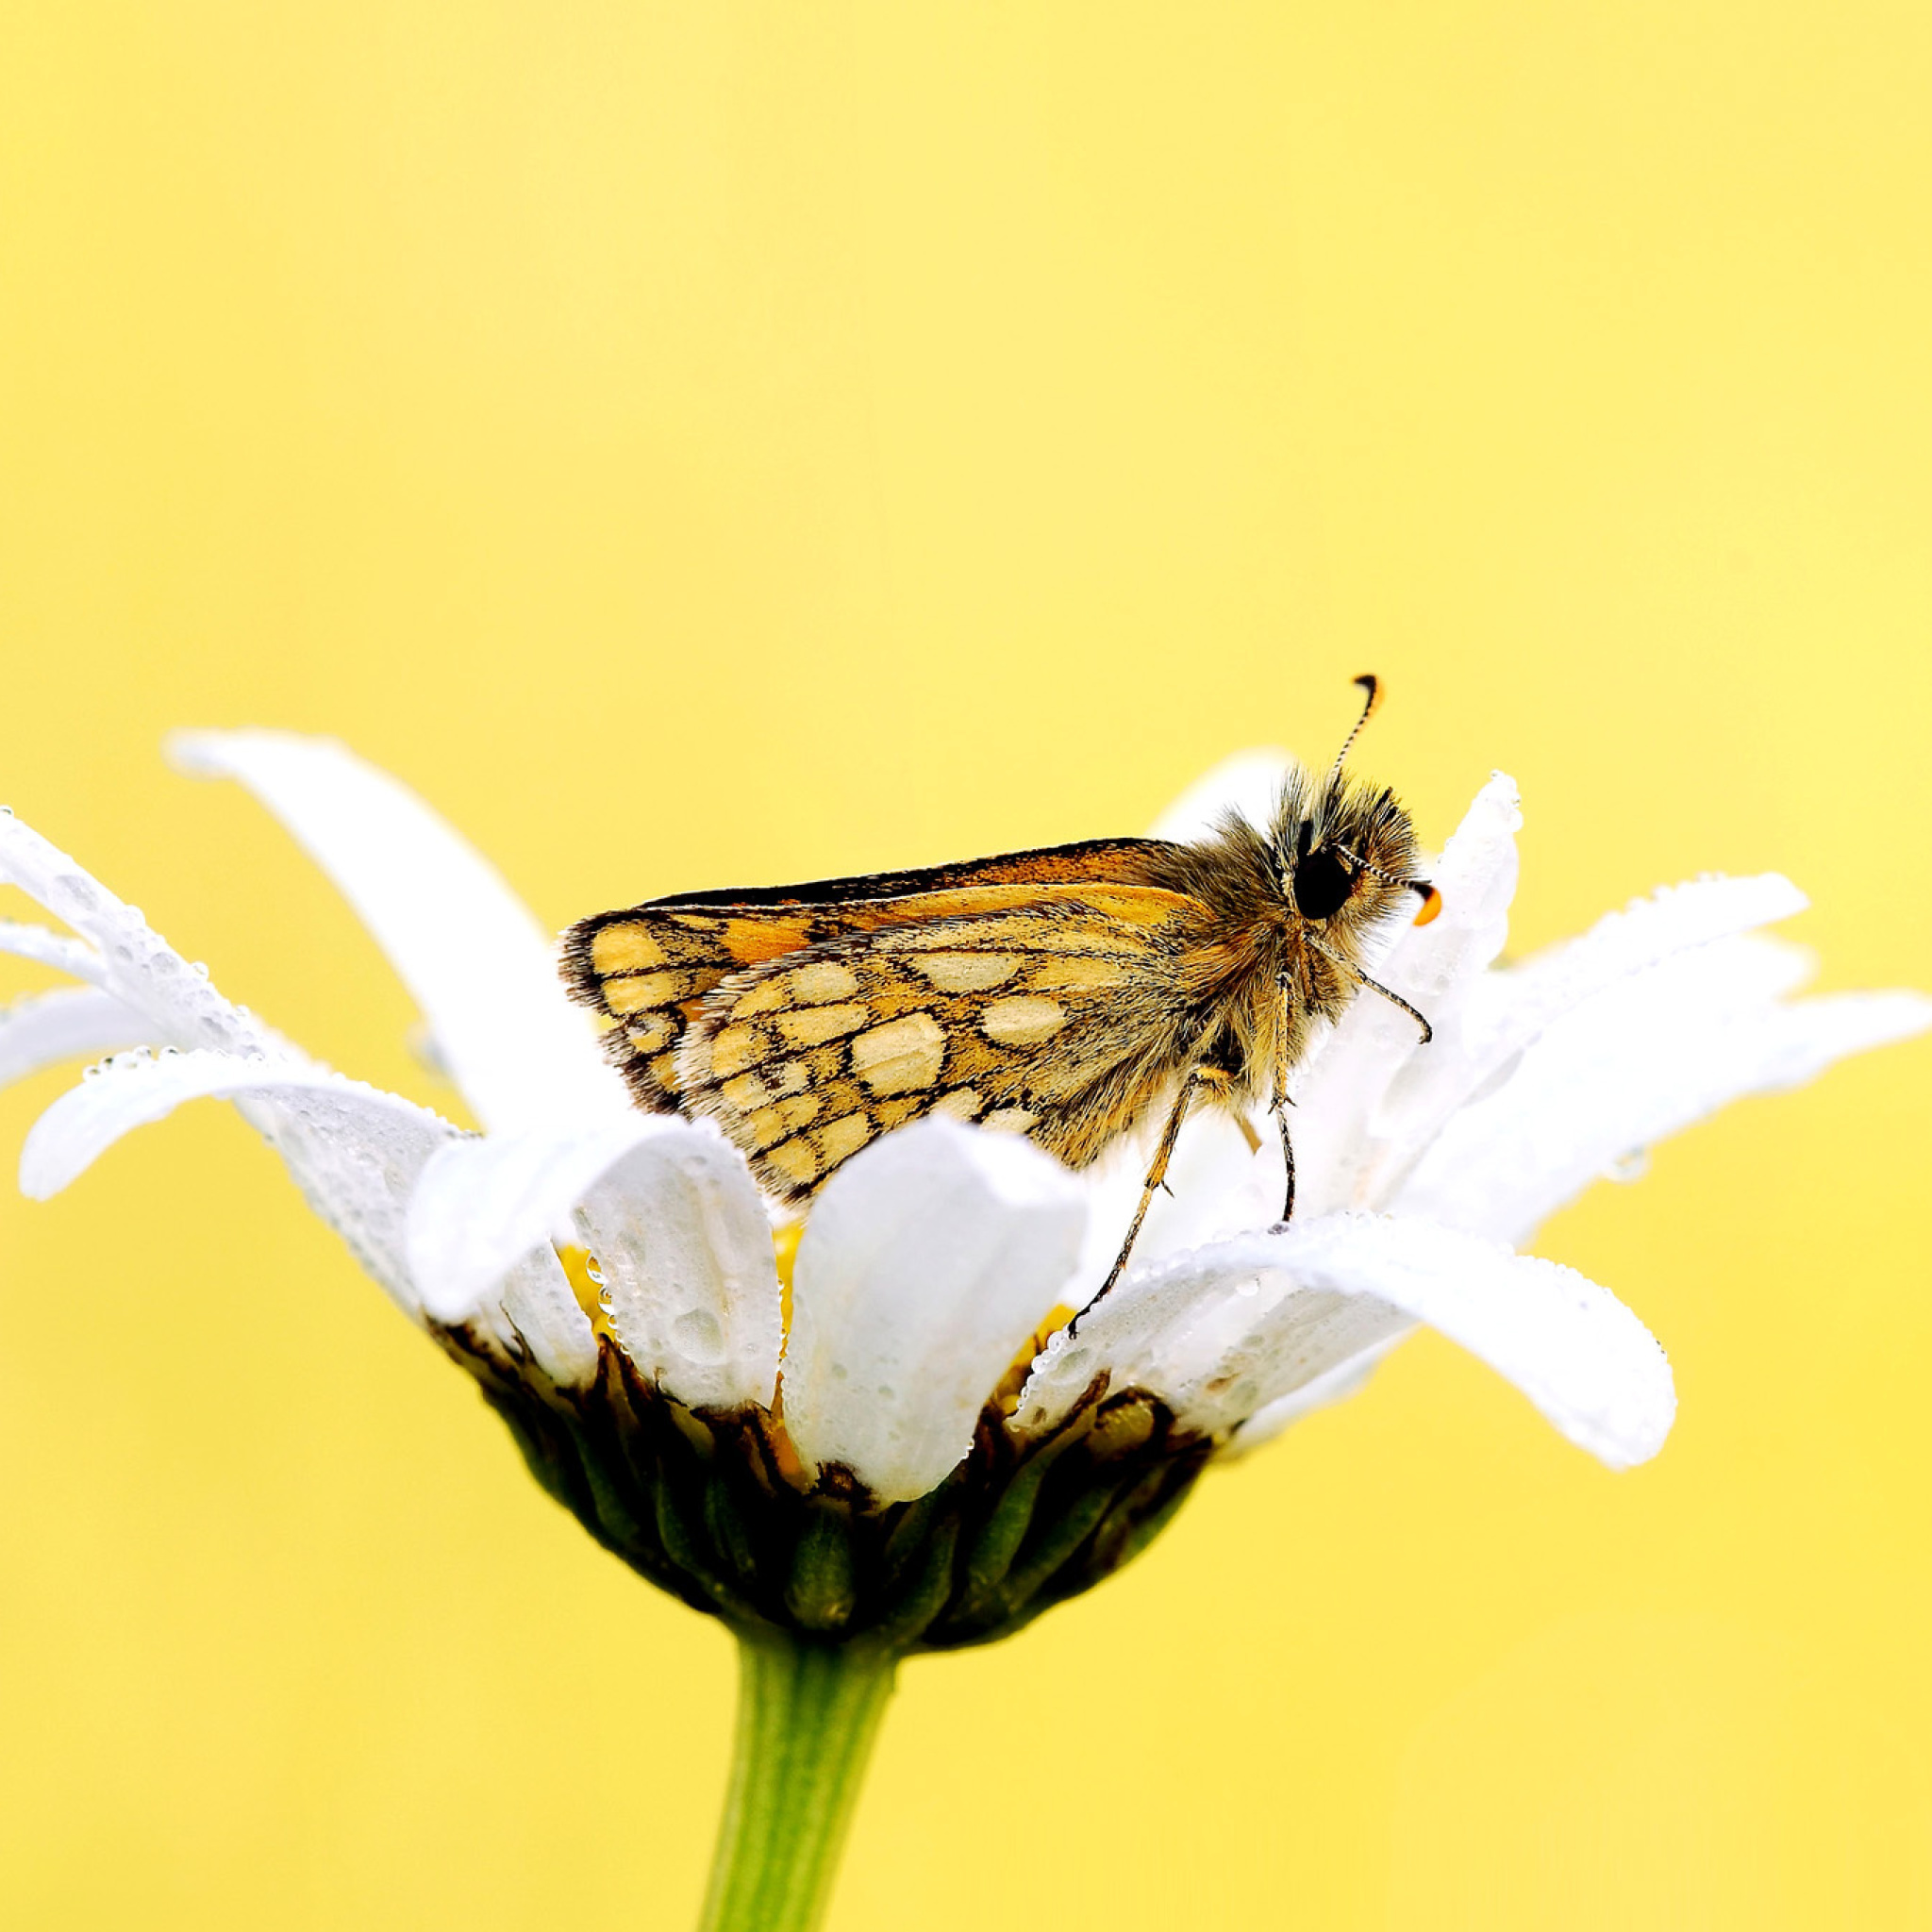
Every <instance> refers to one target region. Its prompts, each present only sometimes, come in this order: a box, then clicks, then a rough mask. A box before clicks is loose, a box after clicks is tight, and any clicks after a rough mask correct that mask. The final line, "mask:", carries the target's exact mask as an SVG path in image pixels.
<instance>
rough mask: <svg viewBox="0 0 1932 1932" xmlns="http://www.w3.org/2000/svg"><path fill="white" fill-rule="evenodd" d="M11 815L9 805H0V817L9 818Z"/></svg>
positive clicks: (11, 810)
mask: <svg viewBox="0 0 1932 1932" xmlns="http://www.w3.org/2000/svg"><path fill="white" fill-rule="evenodd" d="M12 816H13V808H12V807H11V806H10V805H0V819H10V818H11V817H12Z"/></svg>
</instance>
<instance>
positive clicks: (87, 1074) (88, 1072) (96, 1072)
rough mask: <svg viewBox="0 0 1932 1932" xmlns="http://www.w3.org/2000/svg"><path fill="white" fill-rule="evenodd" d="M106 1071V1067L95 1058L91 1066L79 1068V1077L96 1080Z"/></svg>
mask: <svg viewBox="0 0 1932 1932" xmlns="http://www.w3.org/2000/svg"><path fill="white" fill-rule="evenodd" d="M107 1071H108V1070H107V1068H106V1067H104V1066H103V1065H102V1064H101V1063H100V1061H99V1060H96V1061H95V1062H94V1063H93V1065H92V1066H91V1067H83V1068H81V1070H80V1077H81V1078H82V1079H83V1080H98V1079H99V1078H100V1077H101V1075H102V1074H105V1073H106V1072H107Z"/></svg>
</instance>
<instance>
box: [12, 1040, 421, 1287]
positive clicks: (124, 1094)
mask: <svg viewBox="0 0 1932 1932" xmlns="http://www.w3.org/2000/svg"><path fill="white" fill-rule="evenodd" d="M200 1099H224V1100H233V1101H235V1102H237V1103H238V1104H239V1105H242V1106H243V1107H244V1108H245V1107H247V1106H248V1105H249V1104H250V1103H251V1102H252V1103H255V1104H256V1106H257V1107H258V1109H260V1110H259V1111H258V1113H257V1114H256V1115H252V1116H251V1118H254V1119H255V1120H256V1124H257V1125H258V1127H259V1128H260V1131H261V1132H262V1135H263V1138H264V1139H266V1140H267V1141H269V1143H270V1145H271V1146H273V1147H274V1148H275V1151H276V1152H277V1153H278V1154H280V1155H281V1157H282V1158H283V1159H284V1161H285V1162H286V1163H287V1164H288V1167H289V1169H290V1172H291V1174H293V1175H294V1177H295V1180H296V1182H297V1184H298V1185H299V1186H300V1187H301V1188H302V1191H303V1192H304V1193H305V1194H306V1195H307V1196H308V1203H309V1206H310V1207H311V1208H314V1209H315V1211H316V1212H317V1213H318V1214H319V1215H321V1216H322V1218H323V1219H324V1220H325V1221H326V1222H327V1223H328V1224H329V1225H330V1226H332V1227H333V1228H334V1229H335V1230H336V1232H337V1233H338V1234H340V1235H341V1237H342V1239H343V1241H346V1242H347V1243H348V1245H349V1248H350V1250H351V1251H352V1252H353V1253H354V1255H355V1256H356V1258H357V1259H358V1261H359V1262H360V1263H361V1265H362V1266H363V1268H364V1269H366V1270H367V1271H368V1273H369V1274H372V1275H373V1276H375V1279H376V1280H377V1281H378V1282H379V1283H381V1285H382V1286H383V1287H384V1288H385V1289H387V1290H388V1291H389V1292H390V1294H391V1296H392V1297H393V1298H394V1299H395V1300H396V1301H397V1302H398V1303H399V1304H400V1305H401V1306H402V1307H404V1308H406V1309H408V1310H409V1311H410V1312H411V1313H414V1312H415V1310H416V1308H417V1306H418V1304H417V1297H416V1294H415V1291H414V1289H413V1287H412V1286H411V1284H410V1280H409V1275H408V1266H407V1262H406V1259H405V1245H404V1226H405V1215H406V1212H407V1209H408V1197H409V1191H410V1190H411V1189H412V1188H413V1187H414V1185H415V1182H416V1177H417V1175H418V1174H420V1173H421V1172H422V1169H423V1166H424V1164H425V1162H426V1161H427V1160H428V1158H429V1157H430V1155H431V1154H432V1153H434V1152H435V1150H436V1148H437V1147H438V1146H440V1145H441V1143H442V1142H443V1141H446V1140H447V1139H449V1138H450V1137H451V1136H452V1135H453V1134H455V1132H456V1129H455V1128H454V1127H452V1126H451V1125H450V1124H448V1123H447V1122H446V1121H441V1120H439V1119H438V1118H437V1117H436V1115H434V1114H433V1113H430V1112H429V1111H428V1110H427V1109H426V1108H420V1107H417V1106H415V1105H413V1104H412V1103H411V1102H409V1101H407V1100H404V1099H401V1098H400V1097H398V1096H397V1095H396V1094H393V1093H385V1092H383V1091H381V1090H380V1089H378V1088H375V1087H369V1086H365V1085H364V1084H363V1083H362V1082H361V1081H359V1080H350V1079H346V1078H344V1077H343V1075H341V1074H331V1073H328V1072H327V1071H325V1069H323V1068H320V1067H315V1066H312V1065H309V1064H308V1063H307V1062H303V1061H299V1060H290V1059H282V1058H244V1057H242V1056H241V1055H236V1054H223V1053H211V1052H195V1053H183V1054H174V1053H170V1054H163V1055H160V1056H159V1057H154V1058H151V1057H149V1056H147V1055H144V1054H142V1055H124V1056H122V1057H121V1058H118V1059H115V1060H110V1061H108V1063H106V1064H105V1065H104V1066H102V1067H101V1068H99V1069H98V1070H97V1071H95V1072H94V1073H93V1074H92V1076H91V1077H90V1078H87V1079H85V1080H83V1081H82V1082H81V1083H80V1084H79V1085H78V1086H77V1087H74V1088H71V1089H69V1091H67V1092H66V1093H64V1094H62V1095H61V1096H60V1098H59V1099H58V1100H57V1101H56V1102H55V1103H54V1104H53V1106H52V1107H50V1108H47V1110H46V1111H45V1112H44V1113H43V1114H42V1116H41V1117H40V1119H39V1120H38V1121H36V1122H35V1123H34V1124H33V1127H32V1128H31V1130H30V1131H29V1132H28V1134H27V1137H26V1142H25V1146H23V1148H22V1149H21V1157H20V1187H21V1191H22V1192H23V1193H25V1194H27V1195H29V1196H30V1197H32V1198H33V1199H35V1200H45V1199H46V1198H47V1197H48V1196H49V1195H51V1194H56V1193H58V1192H59V1191H60V1190H61V1189H62V1188H64V1187H66V1186H67V1184H68V1183H69V1182H70V1181H72V1180H73V1179H75V1176H76V1175H78V1174H82V1173H84V1172H85V1171H86V1170H87V1169H88V1168H89V1167H90V1166H91V1165H92V1163H93V1162H94V1161H95V1160H96V1159H97V1158H99V1157H100V1156H101V1155H102V1154H104V1153H105V1152H106V1151H107V1150H108V1148H109V1147H111V1146H112V1145H113V1144H114V1142H115V1141H118V1140H120V1139H121V1138H122V1137H123V1136H124V1135H125V1134H128V1133H130V1132H132V1131H133V1129H134V1128H136V1127H139V1126H143V1125H146V1124H148V1123H149V1122H152V1121H158V1120H161V1119H164V1118H165V1117H166V1116H167V1115H168V1114H171V1113H172V1112H174V1110H175V1108H177V1107H179V1106H181V1105H182V1104H183V1103H184V1102H186V1101H190V1100H200Z"/></svg>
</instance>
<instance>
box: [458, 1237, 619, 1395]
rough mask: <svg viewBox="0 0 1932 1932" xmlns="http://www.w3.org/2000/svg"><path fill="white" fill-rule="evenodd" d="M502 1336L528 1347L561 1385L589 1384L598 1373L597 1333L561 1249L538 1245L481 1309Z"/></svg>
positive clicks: (500, 1337) (582, 1385)
mask: <svg viewBox="0 0 1932 1932" xmlns="http://www.w3.org/2000/svg"><path fill="white" fill-rule="evenodd" d="M479 1316H480V1318H481V1319H484V1320H487V1321H489V1322H490V1324H491V1326H492V1328H493V1329H494V1331H495V1333H496V1336H497V1339H498V1340H499V1341H502V1342H504V1343H505V1344H506V1345H508V1344H511V1343H514V1344H517V1345H520V1346H522V1347H523V1348H525V1349H526V1350H528V1352H529V1355H530V1358H531V1359H532V1360H533V1361H535V1362H536V1364H537V1366H538V1367H539V1368H540V1369H541V1370H542V1371H543V1373H544V1374H546V1375H548V1376H549V1377H550V1379H551V1380H552V1381H553V1382H555V1383H557V1384H558V1386H559V1387H560V1388H566V1389H581V1388H585V1387H587V1386H588V1385H589V1384H590V1383H591V1380H592V1379H593V1378H594V1377H595V1375H596V1373H597V1335H596V1331H595V1330H594V1329H593V1328H592V1327H591V1318H590V1317H589V1316H588V1315H587V1314H585V1313H584V1311H583V1308H582V1307H581V1306H580V1305H579V1304H578V1301H577V1298H576V1295H575V1293H574V1292H573V1291H572V1289H571V1285H570V1277H569V1276H568V1275H567V1274H564V1272H563V1263H562V1262H561V1261H560V1260H558V1255H557V1250H556V1249H555V1248H553V1247H550V1246H549V1245H547V1244H546V1245H544V1246H542V1247H540V1248H533V1249H531V1251H530V1252H529V1253H528V1254H527V1255H525V1257H523V1258H522V1259H521V1260H520V1261H518V1262H517V1264H516V1266H515V1267H513V1268H512V1269H511V1270H510V1272H509V1273H508V1274H507V1275H506V1276H505V1277H504V1278H503V1280H502V1282H501V1283H500V1284H499V1285H498V1287H497V1289H496V1291H495V1292H494V1294H493V1296H492V1298H491V1301H490V1303H489V1304H487V1305H486V1307H484V1308H483V1309H481V1310H479Z"/></svg>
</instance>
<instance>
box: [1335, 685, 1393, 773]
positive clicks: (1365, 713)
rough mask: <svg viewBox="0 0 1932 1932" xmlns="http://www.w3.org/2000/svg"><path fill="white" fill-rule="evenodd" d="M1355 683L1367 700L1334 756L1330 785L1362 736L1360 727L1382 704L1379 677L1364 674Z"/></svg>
mask: <svg viewBox="0 0 1932 1932" xmlns="http://www.w3.org/2000/svg"><path fill="white" fill-rule="evenodd" d="M1356 683H1357V684H1358V685H1359V686H1360V687H1361V688H1362V690H1363V691H1367V692H1368V699H1367V701H1366V702H1365V703H1364V704H1363V706H1362V714H1361V716H1360V717H1359V718H1357V720H1356V721H1355V729H1354V730H1353V731H1351V732H1350V733H1349V734H1348V736H1347V737H1346V738H1344V739H1343V740H1342V741H1341V750H1340V751H1339V752H1337V753H1336V754H1335V762H1334V764H1333V765H1331V766H1330V767H1329V768H1328V782H1329V784H1331V785H1332V784H1334V782H1335V781H1336V779H1337V778H1339V777H1340V776H1341V764H1342V760H1343V759H1344V758H1347V757H1348V755H1349V753H1350V752H1351V751H1353V750H1354V749H1355V741H1356V740H1357V738H1359V737H1360V736H1361V735H1362V726H1363V725H1364V724H1367V723H1368V722H1369V720H1370V719H1371V718H1373V717H1374V715H1375V707H1376V706H1377V705H1379V704H1380V703H1381V702H1382V680H1381V679H1380V678H1379V677H1376V676H1375V675H1373V673H1368V672H1364V673H1363V675H1361V676H1360V677H1357V679H1356Z"/></svg>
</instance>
